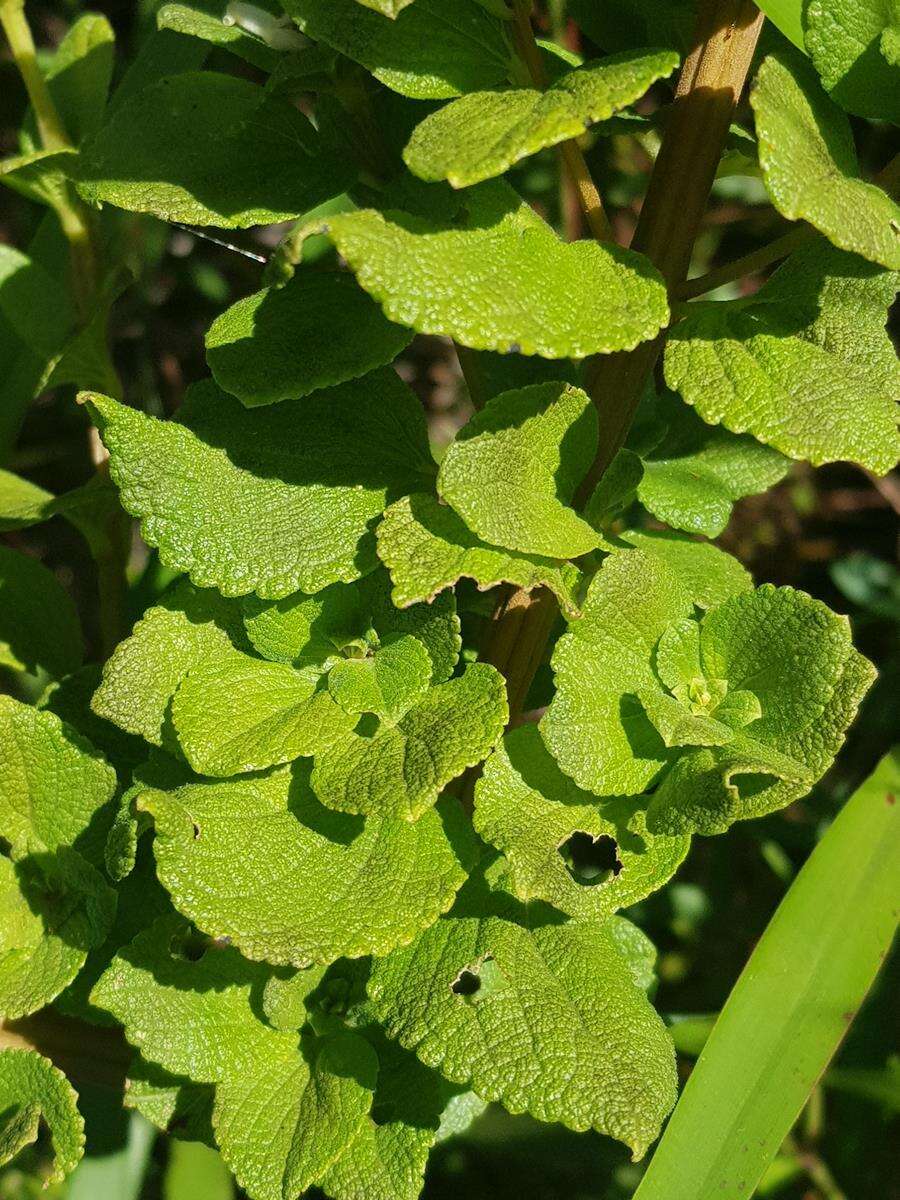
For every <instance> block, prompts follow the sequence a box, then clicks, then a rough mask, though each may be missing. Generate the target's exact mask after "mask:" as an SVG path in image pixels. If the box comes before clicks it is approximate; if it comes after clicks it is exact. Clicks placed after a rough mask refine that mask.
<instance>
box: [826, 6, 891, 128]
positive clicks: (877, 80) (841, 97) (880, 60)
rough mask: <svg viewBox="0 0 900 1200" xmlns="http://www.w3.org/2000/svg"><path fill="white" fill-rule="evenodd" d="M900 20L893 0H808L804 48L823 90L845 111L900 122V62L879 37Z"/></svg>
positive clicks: (875, 118)
mask: <svg viewBox="0 0 900 1200" xmlns="http://www.w3.org/2000/svg"><path fill="white" fill-rule="evenodd" d="M898 26H900V11H898V9H897V5H896V3H895V0H809V3H808V4H806V5H805V6H804V9H803V32H804V38H805V41H806V49H807V51H808V52H809V55H810V57H811V58H812V60H813V64H814V66H815V68H816V70H817V71H818V72H819V75H820V76H821V77H822V83H823V85H824V87H825V90H826V91H827V92H829V93H830V95H831V98H832V99H833V100H836V101H837V102H838V104H840V106H841V107H842V108H845V109H847V111H848V112H852V113H856V114H857V116H860V117H870V118H872V119H874V120H876V121H877V120H883V121H893V122H894V124H895V125H897V124H900V70H898V69H897V68H898V66H900V64H898V63H896V62H894V63H891V62H890V61H889V60H888V59H887V57H886V56H885V54H884V53H883V47H882V38H883V37H884V35H885V34H886V33H887V34H890V33H891V32H892V31H895V30H896V29H897V27H898Z"/></svg>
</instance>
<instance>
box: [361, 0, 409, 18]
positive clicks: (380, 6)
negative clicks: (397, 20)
mask: <svg viewBox="0 0 900 1200" xmlns="http://www.w3.org/2000/svg"><path fill="white" fill-rule="evenodd" d="M357 2H358V3H359V4H364V5H365V6H366V8H372V9H374V10H375V12H380V13H381V14H382V15H383V16H385V17H391V18H392V19H393V18H394V17H397V16H399V15H400V13H401V12H402V11H403V10H404V8H406V7H407V5H409V4H412V0H357Z"/></svg>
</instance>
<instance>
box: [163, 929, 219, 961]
mask: <svg viewBox="0 0 900 1200" xmlns="http://www.w3.org/2000/svg"><path fill="white" fill-rule="evenodd" d="M209 947H210V939H209V938H208V937H206V936H205V934H202V933H198V932H197V930H196V929H192V930H191V931H190V932H189V933H177V934H176V935H175V936H174V937H173V938H172V942H171V945H170V949H171V952H172V957H173V958H181V959H184V961H185V962H199V961H200V959H201V958H202V957H203V955H204V954H205V953H206V951H207V950H208V949H209Z"/></svg>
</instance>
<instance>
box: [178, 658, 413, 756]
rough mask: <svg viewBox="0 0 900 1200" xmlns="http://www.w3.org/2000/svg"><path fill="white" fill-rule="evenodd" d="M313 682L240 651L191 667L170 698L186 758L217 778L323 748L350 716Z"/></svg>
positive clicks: (348, 724) (346, 725)
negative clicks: (237, 697)
mask: <svg viewBox="0 0 900 1200" xmlns="http://www.w3.org/2000/svg"><path fill="white" fill-rule="evenodd" d="M416 644H417V645H419V643H416ZM422 653H423V654H424V653H425V650H424V647H423V648H422ZM426 660H427V654H426ZM317 684H318V679H317V677H316V676H315V675H313V674H311V673H306V674H304V673H301V672H300V671H295V670H294V668H293V667H289V666H287V665H286V664H284V663H273V662H266V661H265V660H264V659H261V658H251V657H250V655H249V654H242V653H241V652H240V651H238V650H231V651H226V652H224V653H219V654H217V655H216V657H215V658H211V659H207V660H206V661H205V662H202V663H200V664H199V665H198V666H196V667H192V668H191V670H190V671H188V673H187V675H185V677H184V679H183V680H182V681H181V683H180V684H179V687H178V691H177V692H176V693H175V697H174V699H173V701H172V724H173V725H174V727H175V732H176V734H177V735H178V741H179V744H180V746H181V748H182V750H183V751H184V755H185V758H186V759H187V760H188V762H189V763H190V765H191V766H192V767H193V769H194V770H195V771H196V772H197V773H198V774H199V775H211V776H214V777H217V778H221V777H223V776H224V777H227V776H229V775H240V774H242V773H244V772H246V771H260V770H263V769H264V768H266V767H272V766H275V765H277V764H279V763H285V762H292V761H293V760H294V759H295V758H299V757H300V756H301V755H311V754H315V753H317V752H318V751H321V750H325V749H327V747H328V746H330V745H332V744H333V743H334V742H336V741H338V740H339V739H340V738H341V737H342V736H343V735H344V734H346V733H347V732H348V731H349V730H350V729H351V728H352V727H353V721H352V720H351V719H350V718H349V717H348V716H347V714H346V713H345V712H344V710H343V709H342V708H340V707H339V706H338V705H337V704H336V703H335V701H334V699H332V697H331V696H330V695H329V693H328V692H327V691H324V690H322V689H321V688H318V687H317ZM236 696H240V704H235V702H234V701H235V697H236Z"/></svg>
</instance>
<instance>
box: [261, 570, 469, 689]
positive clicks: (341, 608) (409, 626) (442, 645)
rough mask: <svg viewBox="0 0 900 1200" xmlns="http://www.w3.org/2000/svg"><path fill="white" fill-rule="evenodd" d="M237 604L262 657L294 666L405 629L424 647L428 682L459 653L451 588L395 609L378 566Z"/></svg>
mask: <svg viewBox="0 0 900 1200" xmlns="http://www.w3.org/2000/svg"><path fill="white" fill-rule="evenodd" d="M241 606H242V608H243V610H244V626H245V629H246V631H247V635H248V637H249V638H250V641H251V642H252V643H253V646H254V648H255V649H256V650H257V651H258V652H259V653H260V654H261V655H262V656H263V658H269V659H272V660H274V661H275V662H286V663H291V664H292V665H293V666H295V667H298V668H303V667H309V666H320V667H323V668H324V667H326V666H327V665H329V662H330V660H332V659H334V658H335V656H336V655H338V652H339V651H343V650H345V648H350V649H351V650H352V652H354V653H358V652H359V651H360V650H361V649H364V648H365V649H373V648H375V647H377V645H379V644H380V642H381V641H384V640H388V639H390V638H395V637H402V636H405V635H407V634H410V635H412V636H413V637H415V638H417V639H418V640H419V641H420V642H421V643H422V644H423V645H424V646H425V648H426V650H427V651H428V654H429V656H430V658H431V664H432V672H431V678H432V682H433V683H443V682H444V680H445V679H449V678H450V676H451V675H452V673H453V668H454V667H455V666H456V660H457V659H458V658H459V650H460V635H459V618H458V617H457V615H456V602H455V598H454V596H453V594H452V592H448V593H446V594H444V595H442V596H439V597H437V598H436V599H435V600H433V601H432V602H431V603H429V604H414V605H412V607H410V608H406V609H398V608H395V607H394V605H393V603H392V602H391V598H390V579H389V577H388V574H387V572H386V571H385V570H383V569H379V570H376V571H373V572H372V573H371V574H370V575H366V576H365V578H363V579H361V580H359V581H358V582H357V583H354V584H352V585H350V586H348V585H347V584H343V583H335V584H331V586H330V587H327V588H325V589H324V590H323V591H321V592H317V593H316V595H314V596H309V595H307V594H306V593H305V592H295V593H294V594H293V595H292V596H286V597H285V598H284V599H283V600H278V601H274V602H273V601H267V600H260V599H259V598H258V597H256V596H248V597H245V598H244V600H243V601H242V602H241Z"/></svg>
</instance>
